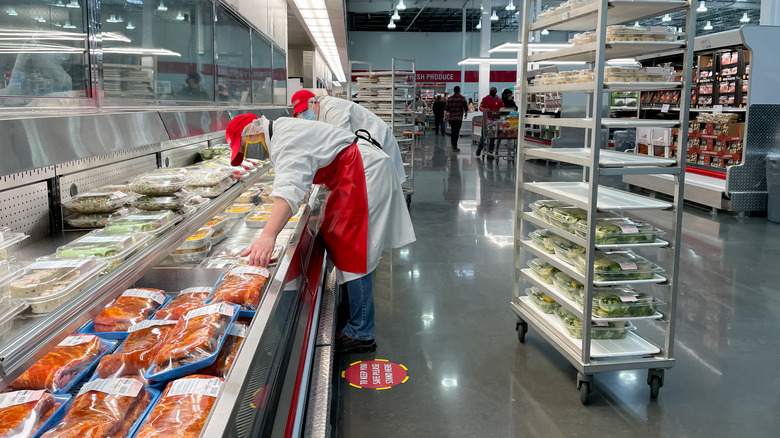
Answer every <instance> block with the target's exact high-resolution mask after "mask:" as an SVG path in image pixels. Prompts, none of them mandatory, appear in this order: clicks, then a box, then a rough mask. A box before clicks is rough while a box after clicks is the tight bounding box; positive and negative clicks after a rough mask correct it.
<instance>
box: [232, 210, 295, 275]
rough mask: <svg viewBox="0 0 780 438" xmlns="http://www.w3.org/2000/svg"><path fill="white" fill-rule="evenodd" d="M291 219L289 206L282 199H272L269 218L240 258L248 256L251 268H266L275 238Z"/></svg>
mask: <svg viewBox="0 0 780 438" xmlns="http://www.w3.org/2000/svg"><path fill="white" fill-rule="evenodd" d="M291 217H292V210H291V209H290V204H288V203H287V201H286V200H285V199H283V198H276V199H274V206H273V207H272V208H271V217H270V218H268V223H267V224H266V225H265V228H264V229H263V234H261V235H260V237H258V238H257V239H255V241H254V242H253V243H252V246H250V247H249V248H248V249H247V250H246V251H244V253H243V254H241V257H246V256H249V264H250V265H252V266H268V263H270V262H271V256H272V255H273V252H274V244H276V236H278V235H279V233H280V232H281V231H282V230H283V229H284V226H285V225H286V224H287V221H289V220H290V218H291Z"/></svg>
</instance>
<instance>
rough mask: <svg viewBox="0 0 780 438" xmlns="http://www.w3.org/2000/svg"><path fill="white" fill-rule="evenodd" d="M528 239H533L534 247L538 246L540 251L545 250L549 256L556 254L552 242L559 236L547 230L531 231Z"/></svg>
mask: <svg viewBox="0 0 780 438" xmlns="http://www.w3.org/2000/svg"><path fill="white" fill-rule="evenodd" d="M528 237H530V238H531V240H532V241H533V242H534V245H536V246H537V247H538V248H539V249H543V250H544V251H546V252H547V253H549V254H553V253H555V248H553V245H552V242H551V240H552V239H554V238H557V237H558V236H556V235H555V234H553V233H551V232H550V231H548V230H545V229H541V230H535V231H531V232H530V233H528Z"/></svg>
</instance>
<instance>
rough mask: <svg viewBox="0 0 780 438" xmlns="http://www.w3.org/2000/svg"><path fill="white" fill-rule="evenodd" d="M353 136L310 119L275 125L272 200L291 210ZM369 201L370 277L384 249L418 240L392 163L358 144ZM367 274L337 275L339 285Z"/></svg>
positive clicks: (270, 147)
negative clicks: (281, 201)
mask: <svg viewBox="0 0 780 438" xmlns="http://www.w3.org/2000/svg"><path fill="white" fill-rule="evenodd" d="M354 139H355V134H354V133H352V132H349V131H347V130H345V129H342V128H339V127H337V126H333V125H329V124H325V123H322V122H311V121H308V120H300V119H292V118H281V119H278V120H276V121H275V122H274V123H273V136H272V137H271V140H270V142H268V152H269V154H270V158H271V162H272V163H273V165H274V171H275V172H276V177H275V178H274V190H273V195H272V197H274V198H282V199H284V200H285V201H287V203H288V204H289V205H290V209H291V210H292V211H293V212H295V211H298V208H299V207H300V205H301V204H302V203H303V200H304V199H305V197H306V195H307V194H308V193H309V187H310V186H311V185H312V182H313V180H314V175H315V174H316V173H317V171H318V170H319V169H321V168H323V167H326V166H327V165H328V164H330V163H331V162H332V161H333V160H334V159H335V158H336V156H337V155H338V154H339V152H341V151H342V150H344V149H345V148H347V147H348V146H349V145H351V144H352V142H353V140H354ZM358 148H359V150H360V155H361V157H362V159H363V167H364V169H365V174H366V193H367V197H368V263H367V265H368V266H367V271H366V272H368V273H371V272H372V271H373V270H374V269H376V267H377V265H379V259H380V257H381V256H382V251H383V250H384V249H385V248H399V247H401V246H404V245H407V244H409V243H412V242H414V241H415V240H416V237H415V234H414V227H413V226H412V220H411V218H410V217H409V211H408V209H407V207H406V202H405V200H404V196H403V192H402V190H401V185H400V183H398V181H397V178H395V173H394V171H393V163H392V161H391V160H390V158H389V157H388V156H387V154H385V153H383V152H382V151H381V150H379V149H378V148H377V147H376V146H374V145H372V144H370V143H368V142H366V141H363V140H360V141H358ZM365 275H366V274H365V273H351V272H342V271H338V272H337V280H338V281H339V283H345V282H347V281H351V280H355V279H357V278H360V277H363V276H365Z"/></svg>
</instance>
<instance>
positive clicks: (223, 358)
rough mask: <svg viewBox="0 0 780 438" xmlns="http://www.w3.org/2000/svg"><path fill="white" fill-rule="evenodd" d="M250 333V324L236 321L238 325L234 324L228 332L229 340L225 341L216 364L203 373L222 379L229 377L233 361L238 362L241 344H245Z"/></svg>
mask: <svg viewBox="0 0 780 438" xmlns="http://www.w3.org/2000/svg"><path fill="white" fill-rule="evenodd" d="M248 331H249V325H248V324H247V325H244V324H241V323H240V322H239V321H236V323H235V324H233V325H232V326H231V327H230V330H229V331H228V334H227V339H225V344H224V345H223V346H222V348H221V349H220V350H219V355H218V356H217V360H216V361H214V363H213V364H211V365H210V366H209V367H207V368H204V369H203V370H202V371H201V373H202V374H208V375H211V376H217V377H222V378H225V377H227V374H228V372H230V368H231V367H232V366H233V361H235V360H236V356H237V355H238V350H240V349H241V344H242V343H243V342H244V339H245V338H246V334H247V332H248Z"/></svg>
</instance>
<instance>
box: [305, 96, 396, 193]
mask: <svg viewBox="0 0 780 438" xmlns="http://www.w3.org/2000/svg"><path fill="white" fill-rule="evenodd" d="M291 100H292V106H293V110H294V113H293V117H297V118H300V119H305V120H317V121H320V122H324V123H327V124H329V125H335V126H339V127H342V128H344V129H346V130H347V131H349V132H356V131H357V130H358V129H365V130H366V131H368V132H369V133H370V134H371V138H373V139H374V140H376V141H377V142H378V143H379V145H380V146H381V147H382V152H384V153H386V154H387V155H388V156H389V157H390V160H392V163H393V166H394V168H395V173H396V176H397V177H398V183H399V184H403V183H404V182H406V172H405V171H404V163H403V160H402V159H401V150H400V148H399V146H398V142H397V141H396V139H395V135H393V130H392V129H391V128H390V126H388V124H387V123H385V121H384V120H382V119H380V118H379V117H377V115H376V114H374V113H372V112H371V111H369V110H367V109H365V108H363V107H362V106H360V105H358V104H356V103H354V102H350V101H348V100H344V99H339V98H338V97H331V96H315V95H314V93H312V92H311V91H309V90H299V91H297V92H296V93H295V94H293V96H292V99H291Z"/></svg>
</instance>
